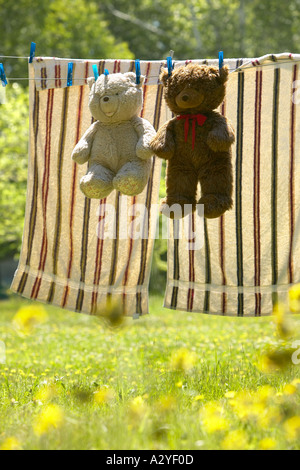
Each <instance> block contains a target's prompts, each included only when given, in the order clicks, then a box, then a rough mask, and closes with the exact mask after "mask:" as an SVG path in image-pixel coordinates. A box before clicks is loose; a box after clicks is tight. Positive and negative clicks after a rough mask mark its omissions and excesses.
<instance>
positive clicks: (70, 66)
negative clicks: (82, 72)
mask: <svg viewBox="0 0 300 470" xmlns="http://www.w3.org/2000/svg"><path fill="white" fill-rule="evenodd" d="M73 67H74V64H73V62H69V63H68V79H67V86H72V85H73Z"/></svg>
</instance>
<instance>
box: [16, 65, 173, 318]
mask: <svg viewBox="0 0 300 470" xmlns="http://www.w3.org/2000/svg"><path fill="white" fill-rule="evenodd" d="M68 62H70V60H63V59H47V58H37V59H34V61H33V64H32V65H30V66H29V67H30V78H31V81H30V150H29V168H28V192H27V203H26V216H25V225H24V234H23V244H22V251H21V256H20V262H19V266H18V269H17V271H16V274H15V277H14V280H13V283H12V287H11V288H12V290H13V291H14V292H17V293H19V294H21V295H23V296H24V297H27V298H29V299H34V300H38V301H40V302H46V303H49V304H53V305H57V306H59V307H62V308H66V309H69V310H73V311H77V312H83V313H87V314H96V313H97V310H98V308H99V306H101V305H102V304H103V302H104V301H105V300H106V298H107V296H109V295H110V296H114V298H115V299H117V300H119V301H121V302H122V304H123V306H124V312H125V313H126V314H127V315H132V314H140V315H142V314H146V313H148V283H149V275H150V267H151V261H150V260H151V257H152V251H153V244H154V240H153V238H149V239H148V238H147V236H146V234H147V230H148V228H149V226H151V225H153V221H154V222H156V215H155V216H154V215H153V214H152V205H153V204H154V203H155V204H157V203H158V192H159V184H160V174H161V162H160V160H159V159H157V158H153V162H152V169H151V175H150V179H149V183H148V185H147V187H146V188H145V190H144V191H143V193H142V194H140V195H139V196H137V197H134V198H131V197H128V198H127V197H125V196H121V195H120V194H119V193H117V192H113V193H112V194H111V195H110V196H109V197H108V198H107V199H106V200H102V201H97V200H90V199H86V198H85V197H84V195H83V194H82V192H81V191H80V188H79V181H80V179H81V177H82V176H83V175H84V174H85V172H86V166H85V165H82V166H78V165H77V164H76V163H74V162H72V160H71V154H72V150H73V148H74V147H75V145H76V143H77V142H78V140H79V139H80V138H81V137H82V135H83V134H84V132H85V131H86V129H87V128H88V127H89V126H90V125H91V119H92V117H91V114H90V111H89V108H88V98H89V87H88V86H87V85H86V83H87V82H86V79H87V78H88V77H91V76H94V73H93V69H92V66H93V64H94V63H95V61H78V60H77V61H73V62H74V73H73V85H72V86H71V87H67V81H66V78H67V71H68ZM97 64H98V68H99V73H100V74H101V73H103V72H104V68H108V69H109V71H110V73H114V72H128V71H133V70H134V61H107V62H104V61H100V62H97ZM160 66H161V64H160V63H159V62H156V63H151V62H143V63H142V64H141V69H142V73H144V74H145V75H146V81H145V85H144V87H143V92H144V107H143V110H142V113H141V115H142V117H144V118H145V119H148V120H149V121H150V122H151V123H152V124H153V126H154V127H155V128H156V129H158V127H159V126H160V124H161V117H162V116H163V115H164V104H163V100H162V97H163V92H162V86H161V85H160V86H158V85H157V84H158V75H159V70H160ZM151 75H154V76H155V77H156V78H155V84H154V85H153V81H152V85H149V83H148V81H149V78H150V77H151ZM125 204H127V207H128V208H129V209H126V207H125ZM138 205H141V206H142V207H143V206H144V207H145V208H146V209H147V211H144V213H143V215H142V217H141V216H140V214H138V213H137V212H136V213H135V210H136V211H137V209H135V207H138ZM108 207H110V208H113V209H114V214H115V217H114V219H113V220H112V219H111V216H108V213H107V209H108ZM124 211H125V212H126V215H127V213H128V219H129V223H130V224H131V225H129V230H131V231H132V233H133V234H135V229H136V228H137V227H136V225H137V224H139V226H140V232H141V236H140V237H135V238H134V237H127V238H126V237H124V234H123V236H121V233H120V232H121V215H123V216H124V213H125V212H124ZM110 213H111V212H110ZM109 217H110V218H109ZM108 219H109V220H108ZM109 224H112V229H113V230H114V231H115V234H116V236H114V237H110V238H109V237H108V238H104V236H103V234H104V233H105V231H106V228H107V225H109ZM109 226H110V227H111V225H109Z"/></svg>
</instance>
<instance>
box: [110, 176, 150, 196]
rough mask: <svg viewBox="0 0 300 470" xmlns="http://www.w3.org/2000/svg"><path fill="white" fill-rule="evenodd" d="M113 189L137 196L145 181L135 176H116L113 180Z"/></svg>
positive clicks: (126, 194)
mask: <svg viewBox="0 0 300 470" xmlns="http://www.w3.org/2000/svg"><path fill="white" fill-rule="evenodd" d="M113 185H114V189H116V190H117V191H120V193H122V194H124V195H125V196H137V195H138V194H140V193H141V192H142V191H143V190H144V188H145V186H146V183H145V182H144V181H141V180H140V179H138V178H137V177H136V176H130V175H128V176H117V177H116V178H115V179H114V180H113Z"/></svg>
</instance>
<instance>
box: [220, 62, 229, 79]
mask: <svg viewBox="0 0 300 470" xmlns="http://www.w3.org/2000/svg"><path fill="white" fill-rule="evenodd" d="M219 75H220V79H221V83H225V82H227V80H228V76H229V67H228V65H224V66H223V67H222V68H221V69H220V72H219Z"/></svg>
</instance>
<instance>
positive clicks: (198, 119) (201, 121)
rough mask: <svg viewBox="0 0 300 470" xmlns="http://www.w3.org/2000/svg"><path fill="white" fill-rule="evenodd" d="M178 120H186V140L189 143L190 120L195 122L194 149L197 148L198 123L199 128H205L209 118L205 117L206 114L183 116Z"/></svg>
mask: <svg viewBox="0 0 300 470" xmlns="http://www.w3.org/2000/svg"><path fill="white" fill-rule="evenodd" d="M177 119H185V123H184V140H185V142H187V139H188V134H189V124H190V119H192V121H193V128H192V146H193V149H194V147H195V140H196V122H197V124H198V126H203V124H204V123H205V121H206V119H207V116H204V114H181V115H180V116H177Z"/></svg>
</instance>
